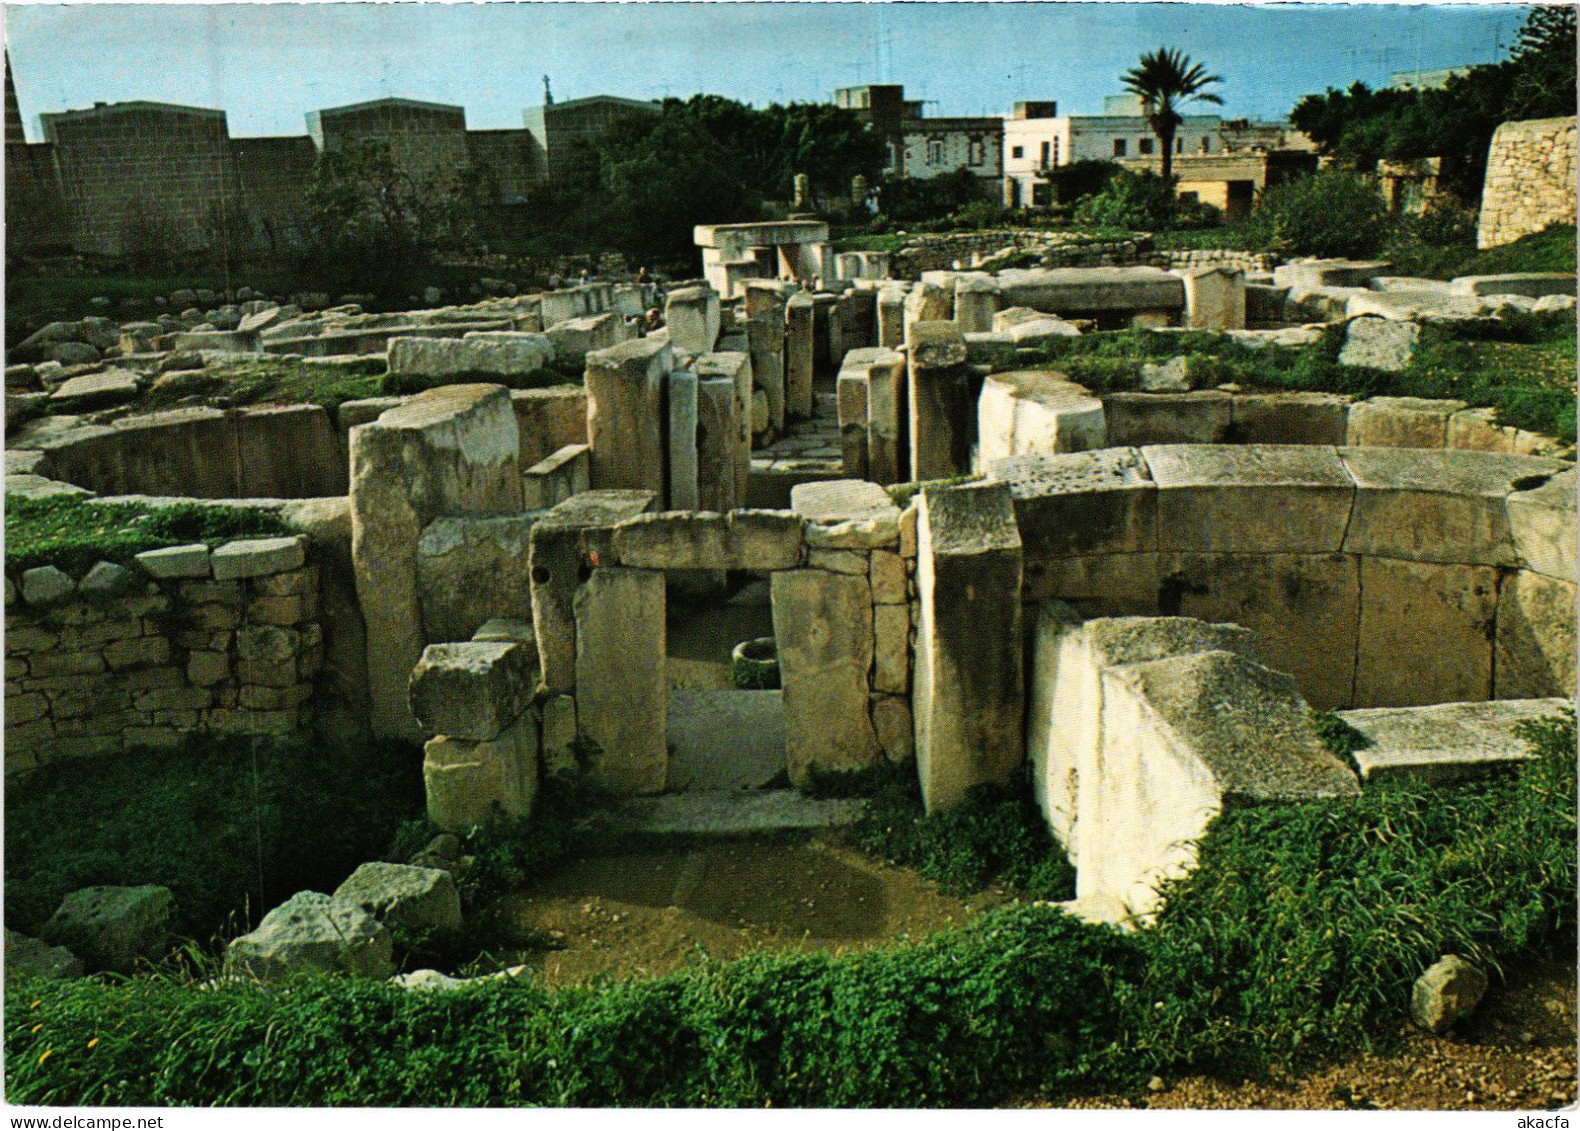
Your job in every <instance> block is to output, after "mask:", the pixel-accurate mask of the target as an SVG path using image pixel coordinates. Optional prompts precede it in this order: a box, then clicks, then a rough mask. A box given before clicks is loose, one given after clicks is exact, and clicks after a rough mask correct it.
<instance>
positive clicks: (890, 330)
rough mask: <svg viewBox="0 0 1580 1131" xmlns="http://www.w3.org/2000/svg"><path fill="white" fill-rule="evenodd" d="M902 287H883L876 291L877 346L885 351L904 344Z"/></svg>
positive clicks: (903, 298) (904, 293) (904, 291)
mask: <svg viewBox="0 0 1580 1131" xmlns="http://www.w3.org/2000/svg"><path fill="white" fill-rule="evenodd" d="M908 293H909V292H907V291H906V290H905V289H904V288H903V287H884V288H882V289H881V290H879V291H878V344H879V345H880V346H883V347H884V348H886V349H893V348H894V347H895V346H900V345H904V344H905V299H906V296H907V294H908Z"/></svg>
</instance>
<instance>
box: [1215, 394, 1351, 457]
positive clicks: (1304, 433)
mask: <svg viewBox="0 0 1580 1131" xmlns="http://www.w3.org/2000/svg"><path fill="white" fill-rule="evenodd" d="M1349 405H1350V399H1349V398H1348V397H1346V396H1342V395H1340V394H1337V393H1236V394H1235V395H1234V400H1233V403H1232V405H1231V406H1230V416H1231V419H1232V424H1231V435H1232V436H1233V438H1234V440H1235V441H1236V442H1238V443H1241V444H1333V445H1335V446H1337V445H1342V444H1344V443H1346V442H1347V441H1346V436H1347V432H1348V427H1349Z"/></svg>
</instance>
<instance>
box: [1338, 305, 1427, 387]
mask: <svg viewBox="0 0 1580 1131" xmlns="http://www.w3.org/2000/svg"><path fill="white" fill-rule="evenodd" d="M1420 340H1421V327H1420V326H1418V325H1416V324H1415V323H1414V322H1396V321H1394V320H1393V319H1391V318H1379V317H1376V316H1374V315H1365V316H1363V317H1360V318H1355V319H1352V320H1351V322H1350V324H1349V326H1348V327H1347V328H1346V329H1345V331H1344V348H1343V349H1341V350H1340V351H1339V364H1340V365H1349V366H1364V367H1366V368H1368V369H1381V370H1382V371H1384V372H1385V373H1399V372H1402V371H1403V370H1404V368H1405V367H1406V366H1408V365H1409V364H1410V359H1411V358H1412V357H1414V356H1415V347H1416V343H1418V342H1419V341H1420Z"/></svg>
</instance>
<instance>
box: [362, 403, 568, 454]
mask: <svg viewBox="0 0 1580 1131" xmlns="http://www.w3.org/2000/svg"><path fill="white" fill-rule="evenodd" d="M510 405H511V407H512V408H513V409H515V412H516V425H517V427H518V428H519V429H520V430H521V466H523V467H531V466H532V465H533V464H535V463H537V462H538V461H539V460H543V459H547V458H548V457H549V456H551V455H553V454H554V453H555V452H557V451H559V450H560V449H561V448H563V447H565V446H566V445H567V444H585V443H586V442H587V389H586V387H585V386H583V385H580V384H577V385H551V386H549V387H548V388H546V389H512V390H511V392H510ZM341 408H342V409H344V408H345V406H344V405H342V406H341Z"/></svg>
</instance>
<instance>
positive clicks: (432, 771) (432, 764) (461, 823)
mask: <svg viewBox="0 0 1580 1131" xmlns="http://www.w3.org/2000/svg"><path fill="white" fill-rule="evenodd" d="M422 779H423V787H424V790H425V792H426V794H427V802H428V819H429V820H430V821H432V822H433V823H434V824H436V825H438V826H439V827H440V828H441V829H444V830H445V831H446V832H458V831H460V830H462V829H468V828H471V827H472V826H473V825H478V824H481V823H483V822H484V821H486V820H488V819H489V818H490V817H492V816H494V815H495V814H496V812H498V813H503V814H504V815H505V816H507V817H530V816H531V815H532V805H533V802H534V801H536V800H537V795H538V723H537V720H536V719H534V718H532V716H531V715H528V714H523V715H522V716H521V717H520V718H518V719H517V720H516V721H515V723H513V724H512V725H511V726H510V727H509V728H508V729H506V730H505V732H504V733H503V734H501V735H499V737H497V738H493V739H489V740H488V741H486V742H473V741H471V740H470V739H465V738H451V737H448V736H445V735H441V736H439V737H438V738H432V739H429V740H428V743H427V745H425V746H424V747H423V761H422Z"/></svg>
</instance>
